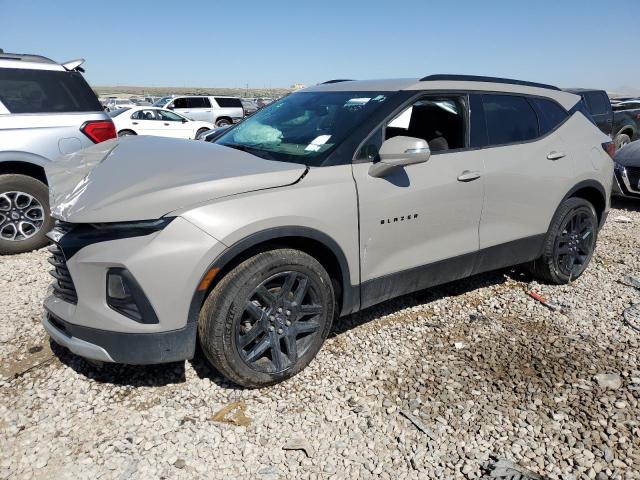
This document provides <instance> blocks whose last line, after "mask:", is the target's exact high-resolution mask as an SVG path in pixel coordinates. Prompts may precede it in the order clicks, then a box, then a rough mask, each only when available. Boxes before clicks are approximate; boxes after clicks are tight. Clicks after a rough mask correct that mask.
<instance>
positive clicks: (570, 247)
mask: <svg viewBox="0 0 640 480" xmlns="http://www.w3.org/2000/svg"><path fill="white" fill-rule="evenodd" d="M596 228H597V226H596V225H595V223H594V220H593V217H592V216H591V215H589V213H587V212H585V211H584V210H576V211H574V213H573V215H570V216H568V217H567V219H566V220H565V221H564V224H563V225H562V228H561V230H560V235H558V236H557V238H556V242H555V248H554V251H555V257H556V265H557V266H558V269H559V270H560V272H561V273H562V274H564V275H566V276H568V277H570V278H576V277H578V276H579V275H580V274H581V273H582V271H583V270H584V269H585V268H586V266H587V263H588V262H589V259H590V258H591V255H592V253H593V250H594V247H595V240H596V235H595V233H596Z"/></svg>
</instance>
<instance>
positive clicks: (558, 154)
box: [547, 150, 566, 160]
mask: <svg viewBox="0 0 640 480" xmlns="http://www.w3.org/2000/svg"><path fill="white" fill-rule="evenodd" d="M565 155H566V154H565V153H564V152H556V151H555V150H554V151H553V152H550V153H549V155H547V160H560V159H561V158H562V157H564V156H565Z"/></svg>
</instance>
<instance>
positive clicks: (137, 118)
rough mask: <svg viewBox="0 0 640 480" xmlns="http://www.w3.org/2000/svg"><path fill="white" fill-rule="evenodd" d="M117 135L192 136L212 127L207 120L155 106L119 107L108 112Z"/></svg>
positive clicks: (194, 136) (193, 137)
mask: <svg viewBox="0 0 640 480" xmlns="http://www.w3.org/2000/svg"><path fill="white" fill-rule="evenodd" d="M109 115H110V116H111V118H112V120H113V123H114V124H115V126H116V132H117V133H118V136H119V137H124V136H127V135H155V136H159V137H175V138H192V139H195V138H196V137H197V136H198V135H199V134H201V133H203V132H206V131H208V130H210V129H212V128H213V124H212V123H209V122H200V121H197V120H191V119H189V118H187V117H184V116H182V115H180V114H179V113H176V112H172V111H171V110H167V109H164V108H157V107H135V108H121V109H118V110H114V111H112V112H109Z"/></svg>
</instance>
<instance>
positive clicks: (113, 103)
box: [106, 98, 137, 112]
mask: <svg viewBox="0 0 640 480" xmlns="http://www.w3.org/2000/svg"><path fill="white" fill-rule="evenodd" d="M135 106H137V105H136V104H135V103H134V102H132V101H131V100H130V99H128V98H112V99H109V100H108V101H107V103H106V107H107V111H108V112H110V111H112V110H117V109H119V108H133V107H135Z"/></svg>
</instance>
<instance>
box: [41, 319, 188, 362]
mask: <svg viewBox="0 0 640 480" xmlns="http://www.w3.org/2000/svg"><path fill="white" fill-rule="evenodd" d="M42 325H43V326H44V329H45V330H46V331H47V333H48V334H49V336H50V337H51V339H52V340H53V341H54V342H56V343H57V344H59V345H62V346H63V347H65V348H68V349H69V350H70V351H71V352H73V353H75V354H76V355H79V356H81V357H84V358H88V359H90V360H98V361H101V362H115V363H126V364H130V365H146V364H155V363H168V362H177V361H182V360H188V359H191V358H193V354H194V351H195V346H196V332H197V328H196V323H195V322H189V323H187V325H186V326H185V327H184V328H181V329H178V330H172V331H169V332H158V333H123V332H113V331H108V330H98V329H95V328H90V327H83V326H82V325H75V324H73V323H69V322H66V321H64V320H62V319H61V318H58V317H56V316H55V315H53V314H52V313H51V312H46V313H45V315H44V317H43V318H42Z"/></svg>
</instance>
